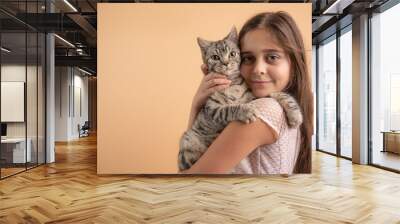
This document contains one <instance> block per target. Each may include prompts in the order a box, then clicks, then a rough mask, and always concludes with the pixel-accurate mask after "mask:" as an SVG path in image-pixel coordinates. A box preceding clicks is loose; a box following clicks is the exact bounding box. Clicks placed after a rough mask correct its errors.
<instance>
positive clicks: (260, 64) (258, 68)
mask: <svg viewBox="0 0 400 224" xmlns="http://www.w3.org/2000/svg"><path fill="white" fill-rule="evenodd" d="M266 71H267V63H265V62H264V61H263V60H262V59H257V60H256V62H255V64H254V68H253V74H254V75H265V73H266Z"/></svg>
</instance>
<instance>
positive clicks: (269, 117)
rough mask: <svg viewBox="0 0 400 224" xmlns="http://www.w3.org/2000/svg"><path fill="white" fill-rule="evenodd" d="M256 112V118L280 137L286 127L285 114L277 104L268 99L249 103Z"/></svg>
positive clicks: (272, 99)
mask: <svg viewBox="0 0 400 224" xmlns="http://www.w3.org/2000/svg"><path fill="white" fill-rule="evenodd" d="M250 104H252V105H253V106H254V107H255V108H256V109H257V112H258V118H260V119H261V120H262V121H264V122H265V123H267V124H268V125H269V126H270V127H271V128H273V129H274V131H275V132H276V133H277V134H278V136H280V134H281V132H282V129H283V127H285V126H287V122H286V117H285V112H284V110H283V108H282V106H281V105H280V104H279V102H278V101H277V100H276V99H274V98H270V97H265V98H258V99H255V100H253V101H251V102H250Z"/></svg>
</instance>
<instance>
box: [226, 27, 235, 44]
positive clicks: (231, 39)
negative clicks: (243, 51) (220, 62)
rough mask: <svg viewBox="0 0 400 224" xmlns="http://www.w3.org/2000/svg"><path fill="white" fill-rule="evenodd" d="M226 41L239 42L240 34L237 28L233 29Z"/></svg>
mask: <svg viewBox="0 0 400 224" xmlns="http://www.w3.org/2000/svg"><path fill="white" fill-rule="evenodd" d="M224 40H230V41H232V42H234V43H237V42H238V34H237V30H236V27H235V26H233V27H232V29H231V32H229V34H228V36H226V37H225V38H224Z"/></svg>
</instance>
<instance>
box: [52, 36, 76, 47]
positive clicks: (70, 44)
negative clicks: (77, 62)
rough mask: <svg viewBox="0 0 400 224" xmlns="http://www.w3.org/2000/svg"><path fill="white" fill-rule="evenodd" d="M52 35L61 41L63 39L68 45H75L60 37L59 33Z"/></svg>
mask: <svg viewBox="0 0 400 224" xmlns="http://www.w3.org/2000/svg"><path fill="white" fill-rule="evenodd" d="M54 36H55V37H57V38H58V39H60V40H61V41H63V42H64V43H66V44H68V45H69V46H71V47H73V48H75V45H73V44H71V42H69V41H67V40H66V39H64V38H62V37H60V36H59V35H57V34H54Z"/></svg>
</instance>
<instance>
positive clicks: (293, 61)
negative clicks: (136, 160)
mask: <svg viewBox="0 0 400 224" xmlns="http://www.w3.org/2000/svg"><path fill="white" fill-rule="evenodd" d="M239 46H240V50H241V57H242V62H241V65H240V72H241V75H242V76H243V78H244V79H245V81H246V83H247V85H248V86H249V88H250V89H251V91H252V93H253V95H254V96H256V98H257V99H256V100H253V101H252V102H250V103H252V104H254V105H255V106H256V107H257V108H258V109H259V110H260V111H261V115H260V117H259V118H258V119H257V120H256V121H255V122H252V123H250V124H244V123H241V122H239V121H234V122H231V123H229V124H228V126H227V127H225V129H224V130H223V131H222V133H221V134H220V135H219V136H218V138H217V139H215V141H214V142H213V143H212V144H211V145H210V147H209V148H208V149H207V151H206V152H205V153H204V154H203V155H202V157H201V158H200V159H199V160H198V161H197V162H196V163H195V164H194V165H193V166H192V167H191V168H190V169H188V170H185V171H184V172H182V173H211V174H224V173H235V174H292V173H293V172H294V173H310V172H311V135H312V118H313V101H312V100H313V99H312V93H311V83H310V77H309V74H308V68H307V66H306V57H305V49H304V44H303V39H302V37H301V34H300V32H299V29H298V27H297V25H296V23H295V22H294V20H293V19H292V17H291V16H290V15H288V14H287V13H285V12H275V13H272V12H266V13H260V14H258V15H256V16H254V17H252V18H251V19H250V20H248V21H247V22H246V23H245V24H244V26H243V27H242V30H241V31H240V32H239ZM202 70H203V73H206V72H205V71H206V68H205V66H204V65H203V66H202ZM229 83H230V82H229V80H227V79H225V78H224V76H222V75H220V74H216V73H210V74H207V75H206V76H204V78H203V80H202V82H201V84H200V87H199V88H198V90H197V92H196V95H195V96H194V99H193V102H192V110H191V113H190V119H189V125H188V127H191V125H192V123H193V121H194V118H195V117H196V115H197V113H198V111H199V109H200V108H201V107H202V106H203V105H204V103H205V101H206V100H207V97H208V96H209V95H211V94H212V93H213V92H215V91H218V90H221V89H224V88H226V87H228V86H229ZM279 91H284V92H287V93H289V94H291V95H292V96H293V97H294V98H295V99H296V100H297V102H298V104H299V106H300V107H301V110H302V112H303V123H302V124H301V125H300V126H299V127H297V128H289V127H288V124H287V121H286V116H285V114H284V111H283V109H282V107H281V106H280V105H279V103H278V102H277V101H276V100H274V99H272V98H268V96H269V94H270V93H273V92H279Z"/></svg>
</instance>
